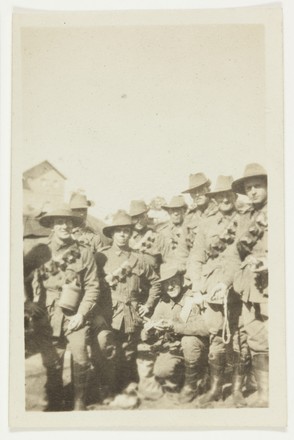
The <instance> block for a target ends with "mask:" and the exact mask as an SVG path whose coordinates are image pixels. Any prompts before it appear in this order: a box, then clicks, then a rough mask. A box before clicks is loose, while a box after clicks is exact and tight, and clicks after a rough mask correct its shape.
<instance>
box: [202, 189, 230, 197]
mask: <svg viewBox="0 0 294 440" xmlns="http://www.w3.org/2000/svg"><path fill="white" fill-rule="evenodd" d="M226 192H232V193H233V192H234V191H233V190H232V188H228V189H221V190H219V191H210V192H209V193H207V195H208V196H209V197H210V196H212V197H213V196H214V195H215V194H221V193H226Z"/></svg>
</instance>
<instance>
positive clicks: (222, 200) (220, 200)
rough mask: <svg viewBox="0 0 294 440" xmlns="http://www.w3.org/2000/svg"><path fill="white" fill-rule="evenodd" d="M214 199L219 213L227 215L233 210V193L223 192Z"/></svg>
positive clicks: (234, 197)
mask: <svg viewBox="0 0 294 440" xmlns="http://www.w3.org/2000/svg"><path fill="white" fill-rule="evenodd" d="M214 199H215V201H216V203H217V204H218V208H219V210H220V211H221V212H223V213H227V212H230V211H232V210H233V209H234V206H235V205H234V203H235V200H236V195H235V193H233V191H224V192H220V193H218V194H215V195H214Z"/></svg>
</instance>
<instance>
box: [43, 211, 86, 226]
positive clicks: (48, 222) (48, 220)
mask: <svg viewBox="0 0 294 440" xmlns="http://www.w3.org/2000/svg"><path fill="white" fill-rule="evenodd" d="M58 217H59V218H66V219H67V220H72V222H73V227H74V228H77V227H79V226H81V225H82V224H83V218H82V217H79V216H76V215H65V214H63V215H62V214H61V215H45V216H44V217H41V218H40V220H39V223H40V225H41V226H44V227H45V228H52V226H53V224H54V219H55V218H58Z"/></svg>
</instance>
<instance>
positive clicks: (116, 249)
mask: <svg viewBox="0 0 294 440" xmlns="http://www.w3.org/2000/svg"><path fill="white" fill-rule="evenodd" d="M112 249H113V251H114V253H115V254H116V255H117V256H118V257H120V256H121V255H126V256H127V257H128V256H129V255H130V252H131V249H130V248H129V246H126V247H124V248H120V247H118V246H117V245H116V244H113V245H112Z"/></svg>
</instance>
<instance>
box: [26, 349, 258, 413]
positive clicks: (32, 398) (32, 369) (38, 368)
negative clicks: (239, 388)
mask: <svg viewBox="0 0 294 440" xmlns="http://www.w3.org/2000/svg"><path fill="white" fill-rule="evenodd" d="M25 367H26V380H25V386H26V410H27V411H43V410H44V409H45V407H46V398H45V392H44V385H45V380H46V378H45V370H44V368H43V366H42V361H41V356H40V354H34V355H31V356H29V357H27V359H26V360H25ZM70 377H71V375H70V355H69V353H67V352H66V355H65V363H64V373H63V380H64V388H65V395H66V398H67V399H66V400H68V401H69V402H70V401H71V400H72V393H71V386H70ZM91 391H92V392H93V387H92V390H91ZM255 394H256V393H253V394H251V395H249V396H247V397H245V399H246V401H247V405H248V407H250V406H251V405H252V402H253V401H254V399H255V397H256V396H255ZM198 400H199V399H198V398H196V399H195V400H194V401H193V402H191V403H187V404H181V405H179V404H178V403H177V393H166V394H165V395H164V396H163V397H161V398H160V399H158V400H157V401H148V400H139V402H138V403H139V404H138V406H137V408H138V409H185V408H189V409H192V408H197V407H199V405H198ZM233 407H234V406H233V402H232V397H231V396H230V385H229V384H227V385H225V386H224V389H223V400H220V401H218V402H213V403H212V404H209V406H208V408H233ZM87 408H88V410H92V411H96V410H111V409H114V408H111V407H110V406H108V405H105V404H102V403H99V400H98V389H97V393H96V397H95V393H94V395H93V396H92V403H91V404H89V405H88V407H87ZM70 409H71V407H70V404H69V406H68V408H67V410H70ZM118 409H121V408H118Z"/></svg>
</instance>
